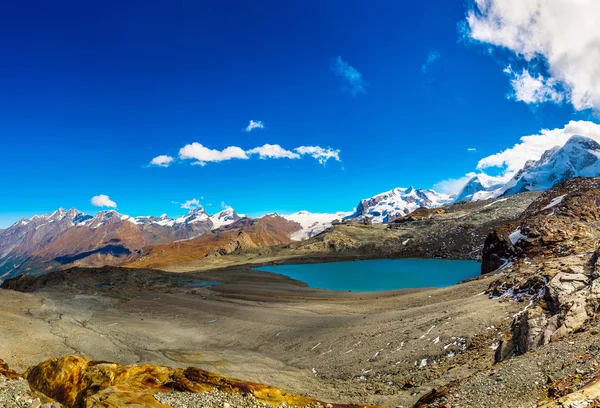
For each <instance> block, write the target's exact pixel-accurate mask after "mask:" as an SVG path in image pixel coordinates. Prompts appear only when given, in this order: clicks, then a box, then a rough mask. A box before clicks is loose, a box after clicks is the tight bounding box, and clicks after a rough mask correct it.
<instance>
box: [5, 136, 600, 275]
mask: <svg viewBox="0 0 600 408" xmlns="http://www.w3.org/2000/svg"><path fill="white" fill-rule="evenodd" d="M599 175H600V144H598V143H597V142H595V141H594V140H592V139H589V138H586V137H582V136H573V137H571V138H570V139H569V140H568V141H567V143H566V144H565V145H564V146H558V147H554V148H552V149H550V150H548V151H546V152H545V153H544V154H543V155H542V157H541V158H540V159H539V160H536V161H528V162H527V163H526V164H525V166H524V167H523V168H522V169H521V170H520V171H519V172H517V173H516V174H515V175H514V177H512V179H511V180H509V181H508V182H506V183H501V182H499V181H498V179H497V178H494V177H490V176H487V175H485V174H478V175H475V176H474V177H473V178H471V179H470V180H469V181H468V182H467V183H466V185H465V186H464V188H463V189H462V191H460V192H459V193H458V194H456V195H453V196H452V195H448V194H442V193H438V192H436V191H434V190H424V189H416V188H414V187H408V188H395V189H393V190H390V191H387V192H384V193H381V194H377V195H375V196H373V197H370V198H366V199H363V200H360V201H359V203H358V205H357V207H356V209H355V210H354V211H353V212H337V213H310V212H308V211H300V212H297V213H294V214H290V215H281V216H277V215H273V214H272V215H269V216H265V217H263V218H260V219H258V220H252V219H250V218H248V217H245V216H243V215H238V214H237V213H236V212H235V211H234V210H233V209H232V208H226V209H224V210H222V211H220V212H218V213H216V214H213V215H209V214H207V213H206V212H205V210H204V209H203V208H197V209H193V210H190V211H189V212H188V213H187V214H186V215H184V216H182V217H179V218H176V219H173V218H170V217H168V216H167V215H161V216H160V217H153V216H146V217H131V216H128V215H124V214H120V213H118V212H116V211H112V210H111V211H100V212H98V213H97V214H96V215H94V216H91V215H87V214H84V213H82V212H80V211H77V210H76V209H70V210H64V209H62V208H61V209H58V210H56V211H55V212H53V213H51V214H46V215H39V216H37V215H36V216H34V217H32V218H30V219H26V218H24V219H22V220H19V221H17V222H16V223H15V224H13V225H12V226H10V227H9V228H7V229H5V230H0V280H2V279H6V278H7V277H10V276H15V275H18V274H21V273H35V274H38V273H43V272H46V271H51V270H54V269H60V268H64V267H68V266H72V265H79V266H98V265H105V264H121V263H123V262H125V261H127V262H135V260H136V259H137V258H138V257H140V256H145V257H147V258H148V257H149V258H153V257H156V256H157V254H158V253H164V251H163V252H161V251H162V250H166V249H169V250H170V251H172V250H173V248H174V247H177V246H184V247H186V248H188V249H189V248H193V250H194V251H196V252H198V251H199V252H202V253H204V252H203V251H200V250H199V249H198V248H199V246H202V245H204V246H206V248H210V251H213V252H214V253H220V252H223V251H225V252H227V251H229V249H230V248H234V247H236V245H237V246H252V245H255V246H256V245H262V244H265V245H267V244H269V245H273V244H275V243H285V242H288V241H290V240H296V241H298V240H303V239H307V238H310V237H312V236H315V235H317V234H319V233H321V232H323V231H324V230H326V229H328V228H330V227H331V225H332V223H333V222H334V221H335V220H338V221H340V222H361V221H365V220H368V221H370V222H373V223H387V222H391V221H393V220H395V219H397V218H400V217H402V216H405V215H407V214H409V213H411V212H412V211H414V210H416V209H418V208H420V207H427V208H434V207H442V206H445V205H449V204H452V203H456V202H462V201H479V200H484V199H490V198H497V197H501V196H507V195H512V194H517V193H521V192H525V191H536V190H545V189H548V188H550V187H553V186H555V185H557V184H559V183H561V182H563V181H565V180H567V179H570V178H573V177H591V176H599ZM208 233H212V234H210V235H207V234H208ZM209 241H210V243H209ZM181 242H188V243H186V244H180V243H181ZM172 244H177V245H175V246H173V245H172ZM152 247H155V248H154V249H153V248H152ZM160 248H162V249H160ZM159 249H160V250H159ZM190 250H191V249H190ZM186 251H187V250H186ZM186 251H183V252H182V251H180V253H182V254H183V253H187V252H186ZM210 251H209V252H210ZM219 251H220V252H219ZM149 258H148V259H149ZM175 258H177V259H178V260H180V259H184V258H185V255H181V256H178V257H175V256H173V259H175ZM153 262H154V261H148V262H146V263H145V264H147V265H151V264H153ZM139 264H140V265H142V264H144V263H143V262H139Z"/></svg>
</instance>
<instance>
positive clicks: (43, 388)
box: [0, 356, 366, 408]
mask: <svg viewBox="0 0 600 408" xmlns="http://www.w3.org/2000/svg"><path fill="white" fill-rule="evenodd" d="M0 404H2V405H1V406H2V407H31V408H39V407H43V408H58V407H63V406H65V407H90V408H91V407H123V406H139V407H155V408H162V407H224V408H228V407H231V406H235V407H319V406H327V407H328V408H333V407H340V408H341V407H348V408H351V407H354V406H355V405H339V404H338V405H333V404H325V403H323V402H321V401H317V400H314V399H312V398H308V397H303V396H299V395H293V394H288V393H286V392H283V391H281V390H280V389H277V388H274V387H269V386H265V385H262V384H257V383H251V382H243V381H240V380H234V379H230V378H227V377H224V376H221V375H218V374H214V373H210V372H208V371H205V370H201V369H198V368H194V367H188V368H186V369H172V368H168V367H161V366H155V365H150V364H145V365H132V366H123V365H121V364H116V363H109V362H105V361H92V360H89V359H86V358H83V357H79V356H67V357H63V358H60V359H56V358H53V359H50V360H48V361H44V362H42V363H40V364H38V365H36V366H34V367H31V368H29V369H28V370H27V371H26V372H25V373H24V374H22V375H20V374H17V373H16V372H15V371H13V370H10V369H9V368H8V366H7V365H6V364H4V363H3V362H2V360H0ZM361 406H365V407H366V405H361Z"/></svg>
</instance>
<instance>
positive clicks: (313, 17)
mask: <svg viewBox="0 0 600 408" xmlns="http://www.w3.org/2000/svg"><path fill="white" fill-rule="evenodd" d="M11 3H12V4H6V5H5V6H4V8H3V12H2V13H1V15H0V53H1V58H2V61H3V63H2V66H1V68H0V89H2V92H0V135H1V136H0V137H1V140H2V143H1V145H0V152H1V157H2V158H1V160H0V174H2V177H1V178H0V227H6V226H7V225H9V224H11V223H12V222H14V221H16V220H17V219H18V218H21V217H22V216H31V215H33V214H36V213H45V212H51V211H53V210H54V209H56V208H58V207H65V208H70V207H76V208H78V209H80V210H82V211H85V212H89V213H94V212H96V211H98V210H99V209H100V208H98V207H94V206H93V205H92V204H91V202H90V200H91V198H92V197H93V196H96V195H99V194H104V195H107V196H109V197H110V199H111V200H113V201H114V202H115V203H116V204H118V206H117V210H118V211H120V212H123V213H126V214H129V215H134V216H136V215H160V214H162V213H168V214H169V215H172V216H176V215H179V214H181V213H183V212H185V211H187V210H185V209H183V208H181V205H180V204H176V203H183V202H185V201H187V200H191V199H193V198H196V199H198V200H200V201H201V202H202V203H203V204H204V205H205V206H206V208H207V210H208V211H209V212H216V211H218V210H219V209H220V206H221V203H222V202H225V203H227V204H228V205H231V206H233V207H234V208H235V209H236V210H237V211H238V212H242V213H246V214H251V215H258V214H262V213H266V212H272V211H277V212H284V213H285V212H294V211H298V210H302V209H307V210H310V211H313V212H325V211H327V212H332V211H339V210H351V209H352V208H353V207H354V206H355V205H356V203H357V202H358V200H359V199H361V198H364V197H368V196H371V195H374V194H376V193H379V192H382V191H385V190H390V189H392V188H394V187H396V186H409V185H414V186H416V187H424V188H430V187H432V186H433V185H434V184H436V183H437V182H439V181H440V180H443V179H448V178H457V177H461V176H463V175H464V174H465V173H468V172H470V171H472V170H474V169H475V167H476V166H477V163H478V161H479V160H480V159H482V158H483V157H486V156H489V155H492V154H494V153H497V152H499V151H502V150H504V149H506V148H508V147H510V146H512V145H514V144H515V143H517V142H518V141H519V138H520V137H521V136H523V135H530V134H536V133H538V132H539V131H540V129H542V128H548V129H553V128H560V127H562V126H564V125H565V124H566V123H567V122H568V121H569V120H572V119H575V120H588V121H596V120H595V118H594V117H593V116H592V115H591V113H590V112H589V110H586V109H579V110H576V109H574V107H573V106H572V105H571V104H570V103H569V102H568V101H565V102H563V103H544V104H536V105H535V106H532V104H528V103H524V102H523V101H519V100H516V99H515V98H514V97H512V98H511V97H507V95H509V94H510V92H511V85H510V77H509V75H510V74H508V73H506V72H503V69H505V66H506V65H507V64H509V63H511V64H512V67H513V68H515V67H518V64H519V61H518V60H512V59H514V58H513V56H512V54H511V52H510V51H506V52H505V53H504V51H502V50H492V51H491V48H490V47H491V46H490V45H484V44H481V43H478V42H476V41H473V40H470V39H468V38H464V36H463V31H462V27H463V25H464V24H465V18H466V15H467V12H468V11H469V6H468V5H467V4H465V3H463V2H449V1H446V0H437V1H428V2H407V1H385V0H382V1H377V2H367V1H348V0H345V1H335V0H330V1H325V2H324V1H321V0H315V1H311V0H308V1H284V2H282V1H275V0H273V1H262V2H258V3H256V2H253V3H248V2H245V1H223V2H205V1H196V2H188V1H184V2H172V1H152V0H145V1H125V2H123V1H118V2H117V1H107V2H102V3H98V2H81V1H68V0H66V1H60V2H46V1H31V2H11ZM511 58H512V59H511ZM515 72H517V71H515ZM250 120H254V121H261V122H262V123H263V124H264V128H262V129H260V128H255V129H253V130H252V131H250V132H246V131H243V129H244V128H246V127H247V126H248V124H249V122H250ZM192 143H198V144H201V145H203V146H205V147H207V148H209V149H214V150H219V151H221V150H222V149H225V148H227V147H229V146H236V147H239V148H240V149H241V151H242V153H246V154H247V156H248V157H249V158H248V159H231V160H223V161H220V162H204V165H193V164H192V163H193V162H195V161H197V160H193V159H180V158H179V154H180V149H181V148H183V147H184V146H186V145H191V144H192ZM265 144H271V145H279V146H281V148H282V149H284V151H285V152H287V153H286V154H290V152H291V154H292V155H296V156H299V157H298V158H278V159H274V158H271V159H261V158H260V156H259V154H258V153H254V154H251V153H248V151H250V150H252V149H254V148H257V147H261V146H264V145H265ZM300 146H319V147H321V148H323V149H324V150H325V151H327V150H326V149H331V150H329V151H330V152H332V151H333V152H337V151H338V150H339V153H337V154H338V156H339V161H338V160H336V158H335V157H333V158H330V159H329V160H327V161H326V162H325V163H320V162H319V160H317V159H314V158H313V157H312V156H311V155H310V154H307V153H305V154H302V153H299V152H300V151H298V150H294V149H295V148H298V147H300ZM469 148H475V149H476V151H468V149H469ZM161 155H164V156H169V157H173V158H174V159H175V160H174V162H172V163H170V165H169V166H168V167H163V166H151V165H149V163H150V161H151V160H152V159H153V158H155V157H157V156H161ZM220 157H222V156H220ZM293 157H295V156H293Z"/></svg>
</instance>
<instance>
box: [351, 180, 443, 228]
mask: <svg viewBox="0 0 600 408" xmlns="http://www.w3.org/2000/svg"><path fill="white" fill-rule="evenodd" d="M451 201H452V197H451V196H450V195H448V194H441V193H438V192H436V191H433V190H423V189H415V188H414V187H412V186H411V187H409V188H400V187H397V188H395V189H393V190H390V191H386V192H385V193H381V194H378V195H376V196H374V197H371V198H366V199H364V200H361V201H360V202H359V203H358V206H357V207H356V211H355V212H354V214H352V215H350V216H348V217H346V218H348V219H359V220H362V219H366V218H368V219H370V220H371V221H372V222H375V223H384V222H390V221H393V220H394V219H396V218H399V217H402V216H404V215H406V214H408V213H410V212H413V211H414V210H416V209H417V208H420V207H427V208H433V207H441V206H443V205H446V204H449V203H450V202H451Z"/></svg>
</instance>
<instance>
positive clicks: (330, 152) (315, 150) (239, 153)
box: [151, 142, 341, 167]
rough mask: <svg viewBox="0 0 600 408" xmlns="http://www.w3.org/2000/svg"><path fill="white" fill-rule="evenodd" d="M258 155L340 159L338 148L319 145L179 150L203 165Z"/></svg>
mask: <svg viewBox="0 0 600 408" xmlns="http://www.w3.org/2000/svg"><path fill="white" fill-rule="evenodd" d="M252 156H258V157H259V158H261V159H282V158H285V159H301V158H302V157H304V156H307V157H312V158H314V159H315V160H317V161H318V162H319V163H320V164H325V163H326V162H327V161H329V159H334V160H336V161H341V160H340V150H339V149H332V148H329V147H327V148H323V147H320V146H299V147H296V148H294V149H292V150H287V149H285V148H283V147H281V146H280V145H278V144H268V143H267V144H264V145H262V146H257V147H254V148H252V149H248V150H244V149H242V148H241V147H238V146H229V147H226V148H225V149H223V150H217V149H210V148H208V147H206V146H203V145H202V144H200V143H197V142H194V143H191V144H188V145H185V146H184V147H182V148H181V149H180V150H179V158H180V159H181V160H193V162H192V165H197V166H205V165H206V164H207V163H211V162H222V161H227V160H232V159H249V158H250V157H252ZM174 162H175V160H174V159H173V158H172V157H170V156H157V157H155V158H154V159H152V161H151V164H153V165H157V166H162V167H168V166H169V165H170V164H171V163H174Z"/></svg>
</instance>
